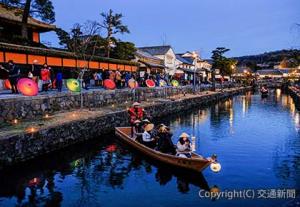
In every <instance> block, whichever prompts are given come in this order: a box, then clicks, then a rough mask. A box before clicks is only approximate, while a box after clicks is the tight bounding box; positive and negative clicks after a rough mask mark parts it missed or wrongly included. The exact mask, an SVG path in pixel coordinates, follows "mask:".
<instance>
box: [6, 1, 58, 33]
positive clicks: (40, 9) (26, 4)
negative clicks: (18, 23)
mask: <svg viewBox="0 0 300 207" xmlns="http://www.w3.org/2000/svg"><path fill="white" fill-rule="evenodd" d="M1 3H2V4H4V5H6V6H13V7H17V8H19V9H20V11H18V12H17V13H16V15H22V37H23V38H24V39H28V18H29V17H30V16H33V17H36V18H39V19H40V20H42V21H44V22H46V23H49V24H52V23H53V22H55V12H54V7H53V4H52V1H51V0H1Z"/></svg>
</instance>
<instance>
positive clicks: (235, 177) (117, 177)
mask: <svg viewBox="0 0 300 207" xmlns="http://www.w3.org/2000/svg"><path fill="white" fill-rule="evenodd" d="M299 118H300V117H299V112H298V111H297V110H296V108H295V105H294V102H293V100H292V99H291V98H290V97H289V96H287V95H285V94H283V93H282V92H281V91H280V90H274V91H272V94H271V95H270V96H269V97H267V98H261V96H260V95H259V94H257V95H256V94H255V95H253V94H251V93H246V94H245V95H241V96H237V97H234V98H232V99H228V100H225V101H221V102H219V103H216V104H212V105H211V106H209V107H207V108H200V109H195V110H191V111H187V112H182V113H180V114H177V115H172V116H170V117H168V118H166V119H161V120H158V121H157V123H160V122H163V123H166V124H168V125H170V126H171V128H172V130H173V132H174V140H173V141H174V142H176V141H177V136H179V134H180V133H182V132H183V131H185V132H187V133H189V134H191V135H194V136H195V137H196V140H195V148H196V151H197V152H198V153H200V154H202V155H203V156H205V157H208V156H210V155H211V154H213V153H216V154H217V155H218V157H219V161H220V162H221V164H222V171H221V172H220V173H218V174H215V173H213V172H211V171H210V170H209V169H207V170H205V171H204V172H203V174H200V173H188V172H186V171H178V170H175V169H170V168H169V167H166V166H163V165H161V164H158V163H156V162H155V161H153V160H149V159H145V158H144V157H143V156H142V155H140V154H138V153H136V152H132V149H129V148H128V147H127V146H124V145H123V144H121V143H118V142H117V141H116V139H115V137H114V136H113V135H109V136H106V137H100V138H98V139H96V140H95V141H92V142H90V143H86V144H84V145H83V144H81V145H79V146H73V147H71V148H69V149H67V150H63V151H59V152H55V153H53V154H51V155H48V156H44V157H42V158H40V159H38V160H35V161H32V162H29V163H26V164H23V165H20V166H18V167H16V168H14V169H9V170H6V171H2V172H0V183H1V185H0V206H119V205H122V206H140V205H144V206H179V205H180V206H182V205H184V206H200V205H202V206H206V205H211V204H214V205H215V206H240V205H241V200H231V201H229V200H226V199H220V200H216V199H214V200H211V199H204V198H200V197H199V196H198V194H199V190H200V189H204V190H206V191H209V190H210V189H211V190H215V189H217V190H219V189H220V190H221V191H222V190H223V191H225V190H233V189H278V188H295V189H300V165H299V164H300V135H299V133H300V132H299V127H300V123H299ZM97 140H99V141H97ZM124 198H126V199H124ZM287 202H290V201H289V200H274V199H273V200H270V199H269V200H267V199H266V200H257V199H256V200H247V201H244V202H243V206H272V205H273V206H278V205H284V204H286V203H287ZM290 206H292V205H290Z"/></svg>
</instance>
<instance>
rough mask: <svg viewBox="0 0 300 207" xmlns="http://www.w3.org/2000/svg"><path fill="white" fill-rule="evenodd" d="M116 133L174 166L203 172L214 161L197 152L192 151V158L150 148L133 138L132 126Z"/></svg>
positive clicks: (127, 141) (137, 147) (144, 152)
mask: <svg viewBox="0 0 300 207" xmlns="http://www.w3.org/2000/svg"><path fill="white" fill-rule="evenodd" d="M115 133H116V135H117V136H118V137H119V138H120V139H121V140H122V141H124V142H126V143H127V144H129V145H130V146H132V147H134V148H135V149H137V150H138V151H139V152H141V153H143V154H145V155H147V156H148V157H150V158H152V159H155V160H158V161H160V162H162V163H165V164H169V165H171V166H174V167H178V168H183V169H189V170H193V171H197V172H201V171H203V170H204V169H205V168H207V167H208V166H209V165H210V164H212V163H214V160H213V159H205V158H203V157H202V156H200V155H198V154H196V153H192V157H191V158H183V157H178V156H174V155H169V154H165V153H161V152H159V151H156V150H153V149H151V148H148V147H146V146H145V145H143V144H141V143H139V142H137V141H135V139H133V138H131V136H130V135H131V127H117V128H116V132H115Z"/></svg>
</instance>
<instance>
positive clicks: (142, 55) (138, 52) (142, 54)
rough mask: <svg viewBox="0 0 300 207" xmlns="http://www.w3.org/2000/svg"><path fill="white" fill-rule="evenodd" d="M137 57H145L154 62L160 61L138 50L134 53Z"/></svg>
mask: <svg viewBox="0 0 300 207" xmlns="http://www.w3.org/2000/svg"><path fill="white" fill-rule="evenodd" d="M135 53H136V55H137V56H141V57H145V58H149V59H154V60H161V59H159V58H157V57H155V56H153V55H151V54H150V53H148V52H145V51H142V50H140V49H137V51H136V52H135Z"/></svg>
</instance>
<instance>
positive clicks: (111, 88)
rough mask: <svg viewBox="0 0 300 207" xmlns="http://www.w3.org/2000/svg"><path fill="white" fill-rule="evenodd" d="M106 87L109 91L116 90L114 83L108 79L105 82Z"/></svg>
mask: <svg viewBox="0 0 300 207" xmlns="http://www.w3.org/2000/svg"><path fill="white" fill-rule="evenodd" d="M104 87H105V88H106V89H109V90H114V89H115V88H116V84H115V82H114V81H112V80H110V79H106V80H104Z"/></svg>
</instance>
